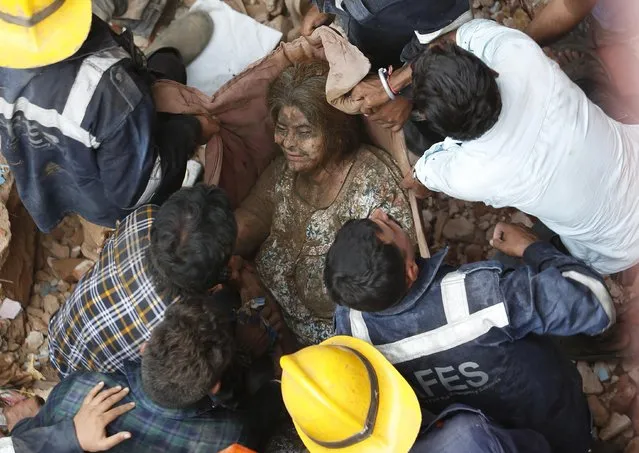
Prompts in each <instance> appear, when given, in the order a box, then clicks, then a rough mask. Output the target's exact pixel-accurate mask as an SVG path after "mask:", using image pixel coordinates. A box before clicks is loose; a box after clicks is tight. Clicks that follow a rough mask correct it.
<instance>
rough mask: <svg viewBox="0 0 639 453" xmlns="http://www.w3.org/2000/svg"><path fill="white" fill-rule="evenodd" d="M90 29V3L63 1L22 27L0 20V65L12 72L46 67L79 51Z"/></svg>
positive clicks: (79, 0) (82, 0) (85, 0)
mask: <svg viewBox="0 0 639 453" xmlns="http://www.w3.org/2000/svg"><path fill="white" fill-rule="evenodd" d="M90 28H91V2H90V1H89V0H67V1H65V2H63V3H62V5H61V6H60V7H59V8H58V9H57V10H56V11H55V12H53V13H52V14H51V15H50V16H49V17H46V18H45V19H43V20H42V21H40V22H39V23H37V24H35V25H32V26H22V25H16V24H12V23H9V22H6V21H4V20H2V19H1V18H0V36H2V52H0V66H3V67H6V68H14V69H25V68H37V67H40V66H47V65H50V64H53V63H57V62H59V61H62V60H64V59H65V58H68V57H70V56H71V55H73V54H74V53H76V52H77V51H78V49H80V47H81V46H82V44H83V43H84V41H85V39H86V37H87V36H88V34H89V30H90Z"/></svg>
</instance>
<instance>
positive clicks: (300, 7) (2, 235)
mask: <svg viewBox="0 0 639 453" xmlns="http://www.w3.org/2000/svg"><path fill="white" fill-rule="evenodd" d="M226 1H227V3H228V4H229V5H231V6H232V7H234V8H235V9H237V10H238V11H241V12H243V13H245V14H248V15H250V16H252V17H253V18H255V19H256V20H258V21H259V22H261V23H265V24H267V25H269V26H272V27H274V28H276V29H278V30H280V31H282V32H283V33H284V36H285V37H286V38H285V39H286V40H291V39H294V38H295V37H297V36H298V35H299V26H300V19H301V17H302V15H303V12H305V10H306V8H308V1H300V0H226ZM192 3H193V1H192V0H184V1H183V4H182V6H181V7H180V8H178V11H177V15H180V14H183V13H184V12H185V11H186V8H187V7H189V6H190V5H191V4H192ZM543 3H544V0H503V1H496V0H473V8H474V9H475V13H476V16H478V17H487V18H492V19H496V20H498V21H500V22H502V23H504V24H506V25H508V26H511V27H515V28H518V29H523V28H525V27H526V25H527V24H528V23H529V22H530V18H531V17H532V15H533V14H534V11H535V10H536V9H537V8H539V7H540V6H541V5H542V4H543ZM1 160H2V158H1V156H0V163H3V162H1ZM423 218H424V221H425V222H424V223H425V232H426V235H427V238H428V243H429V246H430V248H431V251H437V250H440V249H442V248H443V247H445V246H446V245H447V246H448V247H449V252H448V255H447V257H446V262H448V263H450V264H454V265H459V264H465V263H469V262H474V261H479V260H484V259H490V258H491V257H492V256H493V255H494V253H495V252H494V250H493V249H492V247H490V245H489V244H488V240H489V239H490V238H491V237H492V232H493V230H494V226H495V224H496V223H497V222H499V221H513V222H515V223H522V224H525V225H527V226H531V225H532V219H530V218H529V217H528V216H526V215H525V214H523V213H521V212H519V211H517V210H515V209H510V208H508V209H499V210H498V209H493V208H490V207H488V206H485V205H484V204H482V203H470V202H463V201H459V200H454V199H451V198H449V197H447V196H445V195H443V194H433V196H432V197H430V198H429V199H427V200H424V202H423ZM36 239H37V240H36ZM82 240H83V234H82V226H81V224H80V221H79V219H78V218H77V217H73V216H72V217H68V218H66V219H65V220H64V221H63V222H62V223H61V224H60V226H59V227H58V228H56V229H55V230H54V231H53V232H52V233H51V234H47V235H43V234H38V233H37V231H36V228H35V225H34V224H33V221H31V219H30V218H29V216H28V214H26V211H24V208H23V207H22V205H21V204H20V203H19V200H17V194H16V192H15V189H14V188H13V181H12V178H11V177H10V176H9V178H8V179H7V181H6V182H5V183H4V184H2V185H0V302H1V301H2V300H4V298H5V297H10V298H11V299H13V300H16V301H18V302H20V303H21V304H22V307H23V311H22V312H21V313H19V314H18V315H17V316H16V317H15V319H0V387H14V388H22V389H25V390H28V391H30V392H33V393H34V394H37V395H40V396H43V397H46V396H47V395H48V394H49V392H50V391H51V389H52V388H53V386H54V385H55V384H56V382H57V377H56V375H55V372H54V371H53V369H52V367H51V366H50V364H48V339H47V326H48V323H49V320H50V319H51V316H53V315H54V313H55V312H56V311H57V309H58V308H59V307H60V306H61V305H62V304H64V302H65V300H66V299H67V298H68V297H69V296H70V294H71V292H72V291H73V288H74V286H75V284H76V283H77V281H78V280H79V279H80V278H81V277H82V275H83V274H84V273H86V272H87V271H88V270H89V269H90V268H91V266H93V263H94V261H93V260H92V259H91V258H93V259H95V258H96V255H95V254H94V253H89V252H88V251H87V255H89V254H90V255H91V256H85V255H84V254H83V253H82V252H81V245H82ZM9 261H10V262H11V266H7V265H6V263H7V262H9ZM606 283H607V286H608V288H609V290H610V292H611V294H612V296H613V298H614V301H615V303H616V304H617V305H623V304H624V302H625V300H626V296H625V294H624V291H623V288H621V287H620V286H619V285H618V284H617V283H616V282H615V281H613V280H612V279H610V278H607V279H606ZM576 366H577V369H578V371H579V373H580V374H581V376H582V379H583V390H584V392H585V393H586V394H587V399H588V404H589V406H590V409H591V411H592V415H593V420H594V424H595V427H596V428H595V429H596V430H597V433H598V435H599V437H600V438H601V439H602V440H604V441H609V442H611V443H612V444H614V445H616V446H618V447H619V448H620V449H622V450H623V449H624V448H625V450H624V451H625V452H626V453H639V398H637V385H639V367H629V366H627V365H624V364H623V363H621V362H609V363H608V362H601V361H599V362H596V363H586V362H581V361H580V362H578V363H577V364H576Z"/></svg>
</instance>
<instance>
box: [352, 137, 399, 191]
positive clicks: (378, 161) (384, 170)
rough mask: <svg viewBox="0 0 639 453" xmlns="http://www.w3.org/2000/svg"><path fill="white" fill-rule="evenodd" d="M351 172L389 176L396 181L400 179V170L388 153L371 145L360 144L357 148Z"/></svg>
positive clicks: (359, 174) (360, 174)
mask: <svg viewBox="0 0 639 453" xmlns="http://www.w3.org/2000/svg"><path fill="white" fill-rule="evenodd" d="M353 173H355V174H357V175H358V176H362V175H366V176H374V175H378V176H380V177H385V178H388V177H389V176H391V177H392V178H393V179H395V180H396V181H397V182H398V183H399V181H401V172H400V171H399V168H398V166H397V164H396V163H395V161H394V160H393V158H392V157H391V156H390V154H388V153H387V152H386V151H384V150H382V149H380V148H376V147H375V146H372V145H362V146H361V147H360V148H359V149H358V150H357V152H356V154H355V164H354V165H353Z"/></svg>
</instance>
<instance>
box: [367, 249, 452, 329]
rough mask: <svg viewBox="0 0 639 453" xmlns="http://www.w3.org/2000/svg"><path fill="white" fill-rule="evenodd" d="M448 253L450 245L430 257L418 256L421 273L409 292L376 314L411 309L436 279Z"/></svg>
mask: <svg viewBox="0 0 639 453" xmlns="http://www.w3.org/2000/svg"><path fill="white" fill-rule="evenodd" d="M447 254H448V247H446V248H444V249H443V250H440V251H439V252H437V253H435V254H434V255H433V256H431V257H430V258H418V259H417V260H416V262H417V266H418V267H419V275H418V276H417V280H415V283H413V286H411V287H410V289H409V290H408V294H407V295H406V296H405V297H404V298H403V299H402V301H401V302H400V303H398V304H396V305H393V306H392V307H390V308H389V309H387V310H384V311H382V312H379V313H375V314H376V315H382V316H384V315H388V316H390V315H397V314H400V313H402V312H404V311H406V310H409V309H411V308H412V307H413V306H414V305H415V304H416V303H417V301H418V300H420V299H421V298H422V295H423V294H424V293H425V292H426V290H428V288H429V287H430V285H431V284H432V283H433V280H435V276H436V275H437V272H438V271H439V268H440V267H441V266H442V263H443V262H444V258H446V255H447Z"/></svg>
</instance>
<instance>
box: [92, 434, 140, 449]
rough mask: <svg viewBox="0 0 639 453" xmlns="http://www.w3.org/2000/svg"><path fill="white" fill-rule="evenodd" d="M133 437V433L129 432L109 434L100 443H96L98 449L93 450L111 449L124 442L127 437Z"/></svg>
mask: <svg viewBox="0 0 639 453" xmlns="http://www.w3.org/2000/svg"><path fill="white" fill-rule="evenodd" d="M130 438H131V433H129V432H126V431H124V432H121V433H117V434H114V435H112V436H109V437H107V438H105V439H103V440H101V441H99V442H98V445H96V447H97V449H95V450H93V451H106V450H110V449H112V448H113V447H115V446H116V445H118V444H121V443H122V442H124V441H125V440H127V439H130Z"/></svg>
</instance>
